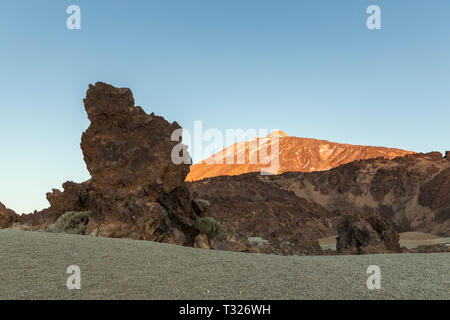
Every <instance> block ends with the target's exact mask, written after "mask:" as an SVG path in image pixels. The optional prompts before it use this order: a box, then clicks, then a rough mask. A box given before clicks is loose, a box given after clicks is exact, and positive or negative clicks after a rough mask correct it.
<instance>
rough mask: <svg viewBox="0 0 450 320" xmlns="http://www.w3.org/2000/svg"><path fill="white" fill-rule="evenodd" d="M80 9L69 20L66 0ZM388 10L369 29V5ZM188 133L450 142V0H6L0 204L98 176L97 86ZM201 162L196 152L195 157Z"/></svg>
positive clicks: (25, 202)
mask: <svg viewBox="0 0 450 320" xmlns="http://www.w3.org/2000/svg"><path fill="white" fill-rule="evenodd" d="M72 4H76V5H78V6H80V8H81V30H68V29H67V28H66V19H67V17H68V16H69V15H68V14H67V13H66V8H67V7H68V6H69V5H72ZM371 4H377V5H379V6H380V8H381V25H382V29H381V30H368V29H367V27H366V19H367V17H368V16H369V15H368V14H367V13H366V8H367V7H368V6H369V5H371ZM96 81H104V82H107V83H111V84H113V85H115V86H119V87H129V88H131V89H132V90H133V93H134V97H135V100H136V104H137V105H141V106H143V108H144V110H146V111H147V112H148V113H150V112H155V113H156V114H158V115H162V116H164V117H165V118H166V119H167V120H169V121H175V120H176V121H177V122H178V123H180V125H182V126H183V127H184V128H186V129H188V130H192V128H193V124H194V120H202V121H203V126H204V128H205V129H208V128H218V129H220V130H225V129H227V128H228V129H235V128H242V129H248V128H256V129H272V128H277V129H281V130H283V131H285V132H286V133H288V134H289V135H293V136H299V137H311V138H318V139H327V140H331V141H336V142H343V143H352V144H363V145H378V146H389V147H398V148H403V149H408V150H413V151H420V152H428V151H433V150H436V151H441V152H443V151H444V150H446V149H447V150H448V149H450V143H449V136H450V130H449V129H450V125H449V119H450V1H448V0H433V1H429V0H404V1H401V0H396V1H392V0H389V1H382V0H371V1H366V0H345V1H336V0H329V1H325V0H305V1H302V0H292V1H291V0H279V1H278V0H277V1H275V0H270V1H266V0H245V1H243V0H226V1H225V0H214V1H211V0H178V1H175V0H158V1H152V0H142V1H138V0H130V1H113V0H108V1H102V0H95V1H94V0H70V1H65V0H39V1H30V0H9V1H6V0H5V1H2V2H1V4H0V88H1V89H0V93H1V95H0V130H1V131H0V132H1V135H0V152H1V156H0V201H1V202H3V203H4V204H5V205H6V206H8V207H10V208H12V209H14V210H16V211H17V212H18V213H22V212H31V211H33V210H34V209H38V210H39V209H43V208H45V207H47V206H48V203H47V201H46V199H45V193H46V192H48V191H50V190H51V189H52V188H61V184H62V183H63V182H64V181H66V180H72V181H76V182H81V181H84V180H87V179H89V173H88V171H87V169H86V166H85V164H84V161H83V157H82V153H81V150H80V147H79V143H80V137H81V133H82V131H84V130H85V129H86V128H87V127H88V125H89V121H88V120H87V117H86V114H85V111H84V109H83V103H82V99H83V97H84V96H85V93H86V89H87V87H88V84H89V83H95V82H96ZM195 160H200V159H195Z"/></svg>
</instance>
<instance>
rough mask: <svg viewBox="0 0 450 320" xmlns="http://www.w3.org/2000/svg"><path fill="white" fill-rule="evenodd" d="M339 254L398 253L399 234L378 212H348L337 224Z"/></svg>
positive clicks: (337, 248)
mask: <svg viewBox="0 0 450 320" xmlns="http://www.w3.org/2000/svg"><path fill="white" fill-rule="evenodd" d="M337 231H338V238H337V243H336V250H337V252H338V253H339V254H370V253H398V252H401V251H400V244H399V240H400V238H399V235H398V233H397V232H396V231H395V230H394V227H393V225H392V224H391V223H390V222H388V221H387V220H386V219H384V218H382V217H381V216H379V215H378V214H360V213H358V214H355V213H353V214H346V215H344V216H343V218H342V220H341V221H340V223H338V225H337Z"/></svg>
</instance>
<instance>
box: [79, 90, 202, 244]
mask: <svg viewBox="0 0 450 320" xmlns="http://www.w3.org/2000/svg"><path fill="white" fill-rule="evenodd" d="M84 105H85V109H86V112H87V114H88V117H89V120H90V121H91V125H90V126H89V128H88V129H87V130H86V132H84V133H83V136H82V139H81V149H82V150H83V154H84V159H85V162H86V165H87V168H88V170H89V172H90V173H91V177H92V179H91V183H92V186H93V189H94V190H95V203H96V209H97V210H96V213H95V214H94V215H93V216H92V217H91V218H90V220H89V225H88V230H87V233H92V234H96V235H101V236H108V237H118V238H133V239H143V240H155V241H163V242H170V243H176V244H190V245H192V244H193V241H194V238H195V236H196V235H197V232H196V231H195V230H194V229H193V227H192V226H193V224H194V222H195V220H196V218H197V216H196V214H195V212H194V209H193V208H192V195H191V193H190V191H189V189H187V187H186V185H185V182H184V179H185V177H186V175H187V173H188V172H189V166H188V165H185V164H179V165H177V164H174V162H173V161H172V159H171V153H172V149H173V148H174V146H175V145H176V144H178V141H172V140H171V135H172V133H173V132H174V131H175V130H177V129H181V127H180V126H179V125H178V124H177V123H176V122H173V123H169V122H167V121H166V120H164V118H162V117H158V116H156V115H155V114H154V113H152V114H150V115H148V114H146V113H145V112H144V110H142V108H141V107H138V106H137V107H135V106H134V99H133V95H132V93H131V90H130V89H126V88H121V89H119V88H115V87H113V86H111V85H108V84H105V83H101V82H99V83H96V84H95V86H93V85H90V86H89V89H88V91H87V94H86V99H85V100H84Z"/></svg>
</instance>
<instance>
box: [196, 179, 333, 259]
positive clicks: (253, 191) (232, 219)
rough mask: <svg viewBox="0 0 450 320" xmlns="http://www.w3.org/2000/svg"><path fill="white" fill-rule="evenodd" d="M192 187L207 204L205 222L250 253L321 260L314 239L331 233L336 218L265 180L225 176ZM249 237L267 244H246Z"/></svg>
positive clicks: (317, 206) (199, 182)
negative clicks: (218, 225) (212, 221)
mask: <svg viewBox="0 0 450 320" xmlns="http://www.w3.org/2000/svg"><path fill="white" fill-rule="evenodd" d="M190 187H191V188H192V189H193V191H194V195H195V196H196V197H198V198H201V199H206V200H208V202H209V204H210V206H209V209H208V216H211V217H213V218H214V219H216V220H217V221H219V222H220V223H221V224H222V225H223V226H224V227H225V228H226V229H227V232H228V234H229V235H230V237H233V238H234V239H236V241H237V242H239V243H241V244H244V245H246V246H247V247H248V248H249V250H250V248H253V251H254V252H263V253H274V254H283V255H290V254H299V255H301V254H320V253H321V249H320V246H319V243H318V242H317V239H318V238H321V237H326V236H330V235H332V234H333V232H335V231H334V229H335V228H333V224H334V223H335V221H337V215H336V214H332V213H330V212H328V211H327V210H325V209H324V208H323V207H321V206H320V205H317V204H315V203H310V202H308V201H306V200H305V199H303V198H300V197H297V196H296V195H295V193H294V192H292V191H287V190H282V189H280V188H279V187H278V186H277V185H276V184H275V183H273V182H271V177H268V176H264V177H263V176H260V175H259V174H256V173H250V174H244V175H239V176H223V177H216V178H211V179H205V180H202V181H197V182H195V183H191V184H190ZM251 237H261V238H263V239H265V240H266V241H267V242H266V244H264V245H263V246H258V245H254V244H252V243H249V242H248V238H251Z"/></svg>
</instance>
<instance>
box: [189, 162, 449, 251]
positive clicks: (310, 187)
mask: <svg viewBox="0 0 450 320" xmlns="http://www.w3.org/2000/svg"><path fill="white" fill-rule="evenodd" d="M449 171H450V162H449V161H447V159H444V158H442V155H441V154H440V153H430V154H416V155H406V156H404V157H398V158H395V159H393V160H387V159H383V158H378V159H369V160H361V161H354V162H351V163H348V164H345V165H342V166H340V167H337V168H334V169H331V170H328V171H321V172H311V173H301V172H287V173H283V174H280V175H272V176H262V175H260V174H259V173H249V174H243V175H239V176H221V177H214V178H207V179H203V180H200V181H194V182H191V183H189V186H190V188H191V189H192V191H193V192H194V195H195V197H198V198H202V199H206V200H208V201H209V203H210V208H209V210H208V215H211V216H213V217H214V218H215V219H216V220H217V221H219V222H220V223H222V224H223V225H224V226H225V227H226V228H227V229H228V231H229V233H230V234H232V235H233V236H234V237H236V238H239V239H241V241H245V239H247V238H248V237H261V238H264V239H265V240H267V241H268V242H267V243H266V244H265V245H264V247H263V248H265V250H266V251H265V252H273V253H280V254H293V253H297V252H298V253H300V252H301V251H302V250H303V249H302V248H310V249H309V250H307V251H309V252H314V251H315V250H314V247H310V246H308V245H306V243H303V244H298V245H295V244H294V241H293V239H286V236H285V235H287V234H288V235H290V236H291V237H292V238H294V237H296V236H298V235H299V234H302V235H304V236H306V237H307V238H308V239H309V240H310V241H309V243H313V242H314V241H315V239H319V238H323V237H328V236H332V235H334V234H337V233H338V224H339V221H340V220H341V217H342V215H343V214H347V213H353V214H355V215H357V214H358V213H364V214H371V215H374V216H381V217H382V218H384V219H386V220H387V221H388V222H389V223H392V224H393V226H394V229H395V231H396V232H405V231H420V232H427V233H432V234H435V235H439V236H444V237H448V236H450V200H449V195H450V186H449V179H450V172H449ZM283 230H284V232H282V231H283ZM375 230H376V229H375ZM280 235H281V236H280ZM311 241H312V242H311ZM391 249H392V248H391V247H390V246H387V247H386V251H389V250H391ZM263 252H264V251H263Z"/></svg>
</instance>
